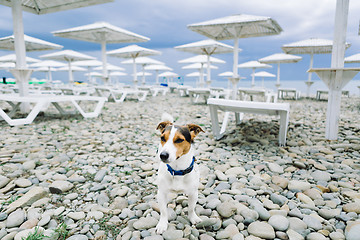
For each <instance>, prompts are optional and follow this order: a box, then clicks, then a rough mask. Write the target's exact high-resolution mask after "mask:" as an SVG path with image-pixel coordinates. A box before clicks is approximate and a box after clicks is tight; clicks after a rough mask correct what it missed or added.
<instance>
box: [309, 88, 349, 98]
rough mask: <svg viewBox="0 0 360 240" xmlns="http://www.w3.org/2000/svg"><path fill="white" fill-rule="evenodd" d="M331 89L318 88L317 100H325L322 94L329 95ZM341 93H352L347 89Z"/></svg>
mask: <svg viewBox="0 0 360 240" xmlns="http://www.w3.org/2000/svg"><path fill="white" fill-rule="evenodd" d="M328 94H329V91H328V90H316V97H315V98H316V100H324V99H323V98H321V95H328ZM341 94H342V95H343V96H347V97H350V93H349V91H347V90H343V91H341Z"/></svg>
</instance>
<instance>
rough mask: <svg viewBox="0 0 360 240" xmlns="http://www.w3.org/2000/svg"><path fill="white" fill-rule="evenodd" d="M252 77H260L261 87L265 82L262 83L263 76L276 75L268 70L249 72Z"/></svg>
mask: <svg viewBox="0 0 360 240" xmlns="http://www.w3.org/2000/svg"><path fill="white" fill-rule="evenodd" d="M251 75H252V76H253V77H261V78H262V81H261V86H262V87H265V84H264V78H266V77H267V78H268V77H276V76H275V75H274V74H272V73H269V72H265V71H261V72H256V73H253V74H251Z"/></svg>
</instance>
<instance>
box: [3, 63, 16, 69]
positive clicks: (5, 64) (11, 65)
mask: <svg viewBox="0 0 360 240" xmlns="http://www.w3.org/2000/svg"><path fill="white" fill-rule="evenodd" d="M10 68H15V63H14V62H0V69H7V70H8V69H10Z"/></svg>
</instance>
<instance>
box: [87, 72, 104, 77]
mask: <svg viewBox="0 0 360 240" xmlns="http://www.w3.org/2000/svg"><path fill="white" fill-rule="evenodd" d="M84 75H85V76H90V77H102V74H101V73H99V72H89V73H85V74H84Z"/></svg>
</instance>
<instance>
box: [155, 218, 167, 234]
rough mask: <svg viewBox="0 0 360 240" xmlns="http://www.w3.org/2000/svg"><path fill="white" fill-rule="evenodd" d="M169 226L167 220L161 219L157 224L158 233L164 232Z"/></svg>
mask: <svg viewBox="0 0 360 240" xmlns="http://www.w3.org/2000/svg"><path fill="white" fill-rule="evenodd" d="M167 227H168V223H167V222H166V221H161V220H160V221H159V222H158V224H157V225H156V234H163V232H165V231H166V229H167Z"/></svg>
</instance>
